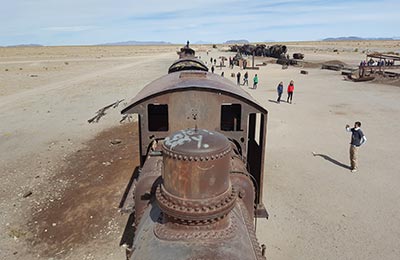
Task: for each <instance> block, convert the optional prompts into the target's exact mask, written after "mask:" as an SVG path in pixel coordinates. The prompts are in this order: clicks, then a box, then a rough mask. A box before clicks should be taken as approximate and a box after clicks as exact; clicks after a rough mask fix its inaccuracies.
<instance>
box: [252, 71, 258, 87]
mask: <svg viewBox="0 0 400 260" xmlns="http://www.w3.org/2000/svg"><path fill="white" fill-rule="evenodd" d="M257 86H258V76H257V74H256V75H255V76H254V78H253V89H257Z"/></svg>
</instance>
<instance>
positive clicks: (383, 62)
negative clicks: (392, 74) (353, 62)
mask: <svg viewBox="0 0 400 260" xmlns="http://www.w3.org/2000/svg"><path fill="white" fill-rule="evenodd" d="M375 63H376V64H375ZM374 65H375V66H393V65H394V60H379V61H374V60H373V59H372V58H371V59H370V60H369V61H368V62H367V61H365V60H363V61H361V62H360V67H365V66H374Z"/></svg>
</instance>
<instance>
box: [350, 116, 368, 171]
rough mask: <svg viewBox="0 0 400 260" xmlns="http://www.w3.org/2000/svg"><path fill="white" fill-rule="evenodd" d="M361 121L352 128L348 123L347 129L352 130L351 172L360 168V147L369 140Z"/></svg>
mask: <svg viewBox="0 0 400 260" xmlns="http://www.w3.org/2000/svg"><path fill="white" fill-rule="evenodd" d="M360 127H361V122H358V121H357V122H355V123H354V127H353V128H350V126H349V125H346V131H347V132H351V142H350V167H351V172H357V170H358V148H360V146H361V145H362V144H364V143H365V142H366V141H367V138H366V137H365V135H364V133H363V132H362V131H361V128H360Z"/></svg>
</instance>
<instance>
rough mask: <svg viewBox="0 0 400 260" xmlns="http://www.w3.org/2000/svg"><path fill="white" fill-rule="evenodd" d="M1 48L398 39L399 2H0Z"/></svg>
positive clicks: (19, 0)
mask: <svg viewBox="0 0 400 260" xmlns="http://www.w3.org/2000/svg"><path fill="white" fill-rule="evenodd" d="M0 1H1V2H0V4H1V5H0V6H1V9H0V25H1V26H0V45H1V46H4V45H14V44H27V43H37V44H43V45H80V44H100V43H108V42H121V41H131V40H132V41H168V42H172V43H180V44H182V43H185V42H186V40H190V41H191V42H196V41H200V40H202V41H207V42H213V43H221V42H224V41H227V40H232V39H247V40H249V41H251V42H262V41H303V40H319V39H323V38H327V37H339V36H360V37H399V36H400V26H399V25H400V1H399V0H382V1H376V0H375V1H372V0H347V1H345V0H336V1H327V0H310V1H305V0H272V1H261V0H190V1H182V0H178V1H165V0H142V1H128V0H114V1H107V0H13V1H11V0H0Z"/></svg>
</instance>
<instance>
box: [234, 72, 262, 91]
mask: <svg viewBox="0 0 400 260" xmlns="http://www.w3.org/2000/svg"><path fill="white" fill-rule="evenodd" d="M241 77H242V74H241V73H240V71H239V72H238V73H237V74H236V83H237V84H238V86H240V85H243V86H244V85H246V86H248V85H249V73H248V72H247V71H246V72H245V73H244V75H243V84H240V79H241ZM257 86H258V76H257V74H256V75H254V78H253V87H251V89H257Z"/></svg>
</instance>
